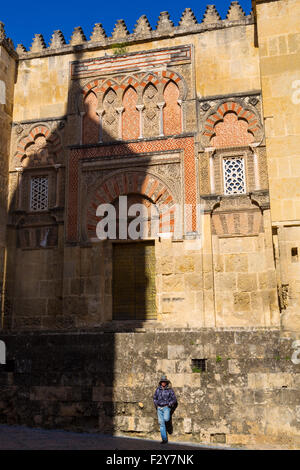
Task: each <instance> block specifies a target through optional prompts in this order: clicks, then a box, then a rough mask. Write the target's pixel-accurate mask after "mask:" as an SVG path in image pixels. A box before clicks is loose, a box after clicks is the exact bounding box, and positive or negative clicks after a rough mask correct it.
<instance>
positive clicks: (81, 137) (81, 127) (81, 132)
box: [80, 111, 85, 145]
mask: <svg viewBox="0 0 300 470" xmlns="http://www.w3.org/2000/svg"><path fill="white" fill-rule="evenodd" d="M84 115H85V111H81V113H80V145H82V144H83V118H84Z"/></svg>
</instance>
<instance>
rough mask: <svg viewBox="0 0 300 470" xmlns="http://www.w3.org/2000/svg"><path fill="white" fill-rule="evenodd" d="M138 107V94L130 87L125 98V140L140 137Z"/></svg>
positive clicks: (123, 123) (123, 127)
mask: <svg viewBox="0 0 300 470" xmlns="http://www.w3.org/2000/svg"><path fill="white" fill-rule="evenodd" d="M131 81H132V79H131ZM136 105H137V93H136V91H135V89H134V88H133V87H132V86H129V87H128V88H127V90H126V91H125V93H124V96H123V106H124V111H123V115H122V137H123V139H124V140H130V139H138V137H139V129H140V113H139V112H138V110H137V109H136Z"/></svg>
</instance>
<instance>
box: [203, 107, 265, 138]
mask: <svg viewBox="0 0 300 470" xmlns="http://www.w3.org/2000/svg"><path fill="white" fill-rule="evenodd" d="M255 125H257V119H256V116H255V115H254V114H253V113H252V112H251V111H249V110H246V109H244V108H243V107H242V106H241V105H240V104H239V103H236V102H234V101H228V102H226V103H222V104H221V105H220V107H219V108H218V109H217V111H216V112H214V114H212V115H210V116H208V118H207V119H206V122H205V124H204V129H205V132H204V133H203V134H204V135H205V136H208V137H211V145H212V146H213V147H233V146H241V145H249V144H250V143H252V142H254V135H253V134H254V132H256V131H257V130H258V128H257V127H256V128H255V129H254V126H255Z"/></svg>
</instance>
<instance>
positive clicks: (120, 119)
mask: <svg viewBox="0 0 300 470" xmlns="http://www.w3.org/2000/svg"><path fill="white" fill-rule="evenodd" d="M124 109H125V108H124V107H123V106H121V107H120V108H116V111H117V113H119V135H118V139H119V140H122V113H123V111H124Z"/></svg>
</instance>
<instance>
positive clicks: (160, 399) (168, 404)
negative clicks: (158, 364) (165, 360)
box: [153, 375, 177, 444]
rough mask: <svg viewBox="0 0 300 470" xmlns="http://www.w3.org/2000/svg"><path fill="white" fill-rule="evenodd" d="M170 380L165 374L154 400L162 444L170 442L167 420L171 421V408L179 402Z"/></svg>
mask: <svg viewBox="0 0 300 470" xmlns="http://www.w3.org/2000/svg"><path fill="white" fill-rule="evenodd" d="M169 383H170V381H169V380H168V379H167V377H166V376H165V375H163V376H162V377H161V379H160V381H159V386H158V387H157V389H156V390H155V393H154V396H153V401H154V405H155V407H156V409H157V417H158V423H159V425H160V434H161V438H162V441H161V443H162V444H165V443H167V442H168V436H167V430H166V422H169V421H170V418H171V409H172V408H173V407H175V405H176V404H177V399H176V396H175V393H174V390H173V389H172V388H169Z"/></svg>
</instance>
